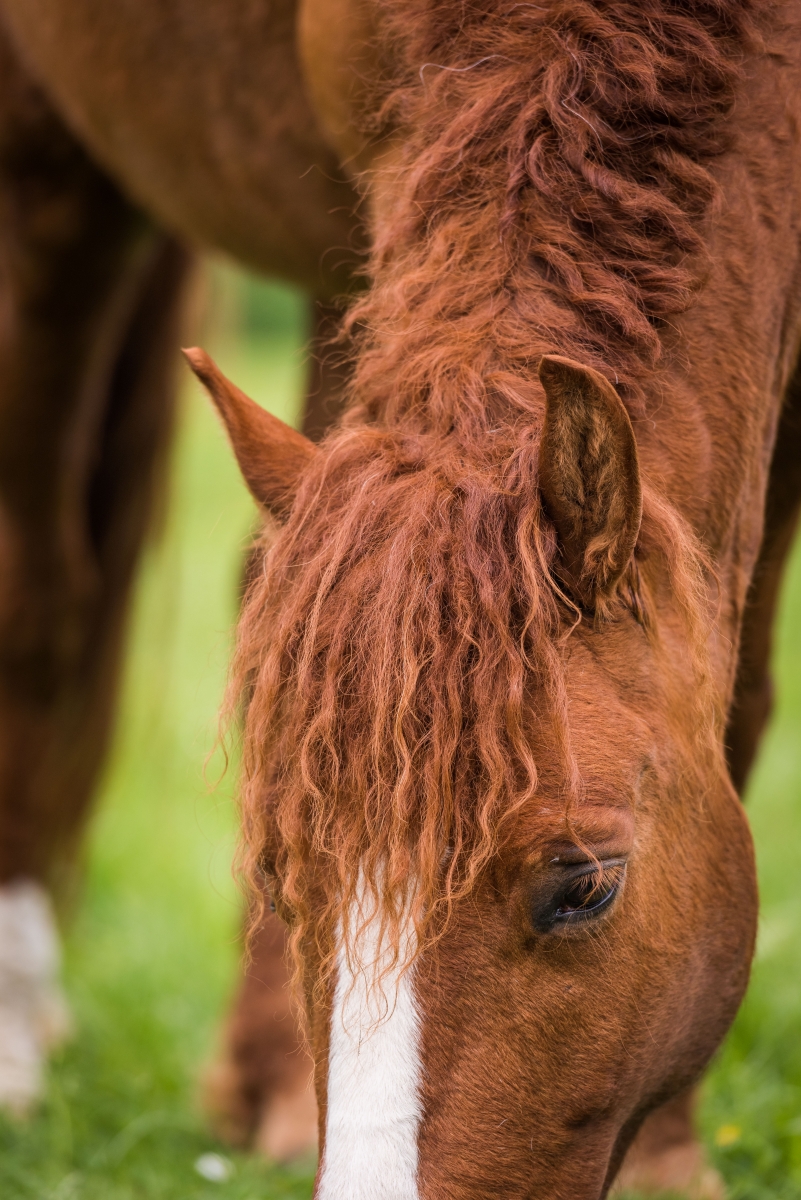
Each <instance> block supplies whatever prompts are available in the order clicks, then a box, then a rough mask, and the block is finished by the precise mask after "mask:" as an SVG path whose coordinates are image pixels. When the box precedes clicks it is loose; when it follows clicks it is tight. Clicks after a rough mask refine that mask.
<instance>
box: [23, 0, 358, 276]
mask: <svg viewBox="0 0 801 1200" xmlns="http://www.w3.org/2000/svg"><path fill="white" fill-rule="evenodd" d="M0 13H2V15H3V16H4V17H5V19H6V21H7V24H8V27H9V29H10V32H11V36H12V39H13V41H14V42H15V44H16V48H17V51H18V53H19V54H20V56H21V58H22V60H23V61H24V62H25V64H26V66H27V67H28V68H29V70H30V71H31V73H32V74H33V75H34V76H35V78H37V79H38V80H39V81H40V83H41V84H42V85H43V86H44V87H45V89H46V91H47V92H48V94H49V95H50V97H51V98H52V99H53V100H54V102H55V103H56V106H57V107H58V108H59V110H60V111H61V113H62V115H63V116H64V117H65V119H66V120H67V121H68V123H69V124H70V125H71V127H72V128H73V130H74V131H75V132H76V133H77V135H78V136H79V137H80V138H81V140H82V141H83V142H84V143H85V144H86V146H87V147H88V149H89V150H90V152H91V153H92V154H93V155H94V156H95V157H96V158H97V160H98V161H99V162H100V163H101V164H102V165H103V166H104V167H105V168H106V169H107V170H108V171H109V172H110V173H111V174H112V175H113V176H114V177H115V178H116V179H117V181H118V182H119V183H120V184H121V186H122V187H123V188H124V189H125V190H126V191H127V192H129V194H130V195H131V196H132V197H133V198H134V199H135V200H136V201H137V202H138V203H140V204H141V205H142V206H143V207H144V208H145V209H147V210H148V211H150V212H151V213H152V214H153V216H154V217H155V218H156V219H157V220H158V221H160V222H161V223H162V224H164V225H166V226H167V227H168V228H170V229H172V230H174V231H175V232H177V233H179V234H181V235H182V236H184V237H186V238H189V239H190V240H191V241H194V242H196V243H199V244H202V245H206V246H213V247H217V248H219V249H221V250H224V251H226V252H228V253H230V254H232V255H234V256H235V257H237V258H239V259H240V260H242V261H244V262H247V263H249V264H251V265H252V266H254V267H257V268H260V269H262V270H265V271H268V272H270V273H275V274H279V275H282V276H284V277H286V278H288V279H290V280H293V281H295V282H297V283H299V284H302V285H303V286H306V287H308V288H310V289H311V290H313V291H315V292H316V293H317V294H318V295H326V294H328V293H332V292H337V291H341V290H342V288H343V287H344V286H346V284H347V279H348V277H349V273H350V270H351V267H352V264H353V260H354V253H353V249H352V248H353V246H354V243H355V235H354V230H355V228H356V222H355V218H354V215H353V213H354V208H355V203H356V197H355V193H354V191H353V189H352V187H351V185H350V184H349V183H348V182H347V181H346V180H345V179H344V178H343V176H342V173H341V170H340V169H339V167H338V164H337V162H336V159H335V158H334V156H333V154H332V152H331V150H330V149H329V148H328V147H327V145H326V143H325V141H324V139H323V136H322V134H321V133H320V132H319V130H318V127H317V124H316V122H315V118H314V117H313V115H312V112H311V109H310V106H309V104H308V102H307V100H306V96H305V90H304V85H303V80H302V76H301V71H300V67H299V65H298V60H297V55H296V51H295V3H294V0H115V3H114V4H108V3H107V2H106V0H0ZM332 251H333V253H332ZM348 260H349V261H348Z"/></svg>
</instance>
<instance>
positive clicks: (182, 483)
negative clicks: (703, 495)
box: [0, 271, 801, 1200]
mask: <svg viewBox="0 0 801 1200" xmlns="http://www.w3.org/2000/svg"><path fill="white" fill-rule="evenodd" d="M215 278H216V283H215V287H214V295H215V296H216V297H217V299H216V302H215V307H216V312H217V318H216V321H215V323H214V325H215V331H216V332H214V333H213V335H210V336H211V341H212V347H211V348H212V349H214V350H215V351H216V352H217V354H218V357H219V360H220V363H221V365H222V366H223V369H225V370H226V371H227V372H228V373H229V374H230V375H232V376H233V377H234V378H235V379H236V381H237V383H239V384H240V385H241V386H242V387H244V388H245V389H246V390H249V391H250V392H251V394H252V395H255V396H256V397H257V398H258V399H259V400H261V401H262V402H263V403H265V404H267V405H268V407H270V408H271V409H272V410H273V411H274V412H276V413H278V415H280V416H283V417H285V418H287V419H292V418H293V416H294V415H295V413H296V410H297V405H298V401H299V390H300V386H301V379H302V374H303V366H302V352H301V349H300V347H301V343H302V337H303V330H302V317H301V309H300V306H299V303H298V299H297V297H294V296H292V295H291V294H289V293H283V292H279V291H277V290H276V289H274V288H273V289H268V288H259V287H257V286H256V285H254V284H253V283H248V284H242V283H241V281H238V280H237V279H236V278H235V277H234V276H233V275H232V274H231V273H230V272H225V271H223V272H220V271H217V272H216V275H215ZM237 310H238V312H239V317H240V318H241V317H243V316H244V320H241V319H240V320H236V319H234V318H235V317H236V313H237ZM220 314H222V316H221V315H220ZM235 328H239V330H240V332H239V333H236V332H235ZM253 518H254V514H253V507H252V504H251V502H250V500H249V499H248V497H247V495H246V494H245V492H244V489H243V487H242V486H241V484H240V482H239V479H238V476H237V473H236V470H235V468H234V466H233V463H232V461H231V456H230V453H229V451H228V448H227V446H226V444H225V441H224V439H223V437H222V435H221V433H220V430H219V428H218V426H217V424H216V422H215V420H214V418H213V417H212V415H211V413H210V412H209V410H208V406H207V404H206V402H205V400H204V399H203V397H202V395H201V393H200V390H199V388H197V387H196V386H195V385H194V384H193V383H192V382H191V381H190V380H189V379H188V376H187V378H186V380H185V383H184V387H183V396H182V408H181V433H180V438H179V444H178V449H177V453H176V458H175V464H174V471H173V483H172V488H171V501H170V504H169V508H168V517H167V521H166V526H165V529H164V532H163V534H162V536H161V538H160V540H159V542H158V544H156V545H154V547H153V548H152V549H151V550H150V551H149V553H148V557H147V563H146V566H145V570H144V572H143V574H142V578H141V582H140V586H139V590H138V596H137V601H136V606H135V613H134V619H133V628H132V637H131V648H130V655H129V662H128V668H127V677H126V684H125V691H124V699H123V705H122V714H121V720H120V726H119V735H118V738H117V744H116V748H115V751H114V754H113V757H112V762H111V764H110V766H109V770H108V772H107V776H106V779H105V782H104V785H103V788H102V796H101V800H100V805H99V809H98V812H97V816H96V819H95V821H94V823H93V826H92V830H91V836H90V839H89V844H88V849H87V853H86V862H85V868H84V872H83V884H82V887H81V888H80V891H79V893H78V895H77V897H76V900H75V904H74V910H73V912H72V913H71V914H69V915H68V917H67V923H68V930H69V933H68V939H67V947H66V963H65V970H66V983H67V989H68V992H69V996H70V1001H71V1004H72V1007H73V1012H74V1018H75V1027H76V1033H75V1036H74V1038H73V1040H72V1041H71V1042H70V1043H69V1044H68V1045H67V1047H66V1048H65V1049H64V1051H63V1052H62V1053H61V1055H60V1056H59V1057H58V1058H57V1059H56V1061H55V1062H54V1063H53V1066H52V1069H51V1072H50V1080H49V1088H48V1094H47V1099H46V1101H45V1103H44V1104H43V1106H42V1108H41V1111H40V1112H39V1113H38V1115H37V1116H36V1117H35V1118H34V1119H33V1120H32V1121H31V1122H29V1123H28V1124H26V1125H24V1126H20V1125H16V1124H13V1123H2V1122H1V1121H0V1196H2V1197H3V1200H212V1198H213V1197H217V1198H219V1200H284V1198H287V1200H288V1198H290V1197H293V1198H294V1197H297V1198H298V1200H300V1198H307V1197H309V1196H310V1195H311V1185H312V1176H313V1164H310V1163H309V1164H306V1165H305V1167H299V1168H298V1169H296V1170H293V1171H287V1170H277V1169H272V1168H271V1167H269V1166H268V1165H266V1164H263V1163H259V1162H257V1161H255V1160H253V1159H249V1158H248V1157H246V1156H243V1155H239V1154H231V1153H230V1152H229V1151H228V1150H227V1149H226V1148H225V1147H223V1146H221V1145H219V1144H217V1143H215V1141H214V1140H213V1138H212V1137H211V1136H210V1135H209V1133H208V1131H207V1129H206V1126H205V1124H204V1121H203V1117H202V1114H201V1112H200V1109H199V1106H198V1103H197V1094H198V1086H197V1081H198V1076H199V1072H200V1071H201V1070H202V1067H203V1064H204V1063H207V1062H208V1061H209V1059H210V1057H211V1056H212V1054H213V1052H214V1038H215V1031H216V1029H217V1026H218V1022H219V1019H220V1016H221V1013H222V1012H223V1010H224V1008H225V1004H226V1002H227V1000H228V997H229V995H230V991H231V988H232V986H233V980H234V977H235V973H236V967H237V959H238V956H239V952H240V947H239V943H238V940H237V934H238V923H239V904H240V901H239V897H238V893H237V891H236V887H235V885H234V883H233V881H232V878H231V872H230V860H231V853H232V847H233V843H234V836H235V832H234V831H235V814H234V810H233V804H232V776H233V774H234V772H233V771H229V772H228V775H227V776H226V777H225V778H224V779H223V781H222V782H221V783H219V784H217V786H216V787H215V786H214V784H215V781H216V780H218V779H219V777H220V774H221V770H222V761H221V757H220V755H219V753H218V754H216V756H212V757H211V759H210V760H209V761H208V762H206V760H207V758H208V756H209V754H210V752H211V751H212V749H213V747H214V744H215V739H216V733H217V719H216V714H217V709H218V705H219V702H220V698H221V694H222V689H223V684H224V678H225V666H226V660H227V655H228V649H229V645H230V629H231V625H232V621H233V619H234V614H235V607H236V590H237V583H238V575H239V569H240V563H241V558H242V548H243V546H244V545H245V544H246V542H247V537H248V533H249V530H250V528H251V524H252V521H253ZM776 657H777V676H778V701H779V702H778V709H777V712H776V716H775V719H774V721H773V725H772V727H771V730H770V733H769V735H768V737H767V739H766V742H765V745H764V747H763V752H762V756H761V759H760V762H759V766H758V769H757V771H756V774H755V778H754V780H753V783H752V787H751V789H750V794H749V797H748V807H749V811H750V814H751V820H752V823H753V828H754V833H755V836H756V842H757V848H758V855H759V867H760V881H761V889H762V921H761V927H760V938H759V949H758V954H757V963H756V966H755V969H754V976H753V982H752V985H751V989H750V992H749V994H748V998H747V1000H746V1002H745V1005H744V1006H743V1009H742V1011H741V1013H740V1016H739V1018H738V1020H737V1023H736V1025H735V1028H734V1030H733V1031H732V1034H731V1035H730V1037H729V1039H728V1041H727V1043H726V1045H725V1047H724V1048H723V1050H722V1052H721V1054H720V1055H719V1058H718V1060H717V1062H716V1064H715V1066H714V1069H713V1071H712V1072H711V1074H710V1076H709V1078H708V1081H707V1084H706V1086H705V1092H704V1102H703V1107H702V1111H701V1123H702V1129H703V1133H704V1136H705V1139H706V1141H707V1143H708V1145H709V1149H710V1154H711V1157H712V1159H713V1161H714V1162H715V1164H716V1165H717V1166H718V1167H719V1169H720V1170H721V1171H722V1173H723V1174H724V1176H725V1178H726V1180H727V1183H728V1185H729V1189H730V1195H731V1197H732V1200H801V937H800V936H799V934H801V870H799V866H801V547H798V548H797V551H796V554H795V557H794V559H793V562H792V564H791V567H790V570H789V574H788V579H787V585H786V588H785V594H784V602H783V607H782V613H781V619H780V628H779V638H778V647H777V656H776ZM204 762H206V766H205V775H204ZM215 1176H217V1177H218V1178H214V1177H215Z"/></svg>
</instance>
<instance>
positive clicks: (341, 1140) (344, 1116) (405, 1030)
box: [317, 899, 422, 1200]
mask: <svg viewBox="0 0 801 1200" xmlns="http://www.w3.org/2000/svg"><path fill="white" fill-rule="evenodd" d="M361 912H362V906H361V901H360V899H357V901H356V903H355V905H354V908H353V909H352V910H351V912H350V914H349V916H348V921H349V924H350V928H351V929H353V930H358V929H359V926H360V925H361V924H362V920H363V918H362V916H361ZM379 936H380V917H379V916H377V915H375V916H371V917H370V919H369V921H368V922H367V923H366V925H365V927H364V929H363V930H362V931H361V933H360V934H359V935H358V936H357V937H355V938H354V945H353V948H352V951H351V963H350V964H349V963H348V959H347V955H346V953H345V950H344V946H343V945H342V939H340V951H339V957H338V961H337V983H336V989H335V992H334V1003H333V1009H332V1013H331V1044H330V1051H329V1060H328V1111H327V1116H326V1126H325V1150H324V1153H323V1164H322V1171H321V1175H320V1183H319V1186H318V1190H317V1198H318V1200H418V1197H419V1193H418V1190H417V1135H418V1130H419V1128H420V1119H421V1115H422V1104H421V1101H420V1076H421V1065H420V1020H419V1016H418V1012H417V1005H416V1001H415V995H414V978H413V977H414V968H411V969H410V970H409V971H406V972H403V971H402V966H403V963H404V962H408V960H409V957H410V956H411V954H412V953H413V951H414V939H415V933H414V927H413V925H412V922H411V920H408V921H407V923H406V925H405V926H404V927H403V929H402V936H401V946H400V955H399V962H398V963H397V964H395V965H394V966H392V967H390V968H389V969H388V970H387V973H386V975H384V976H383V978H382V979H381V981H380V982H379V983H378V984H376V983H375V978H376V976H377V975H381V974H382V966H383V967H384V968H386V967H387V966H388V964H389V962H390V956H389V951H388V949H387V948H385V947H382V946H380V945H379Z"/></svg>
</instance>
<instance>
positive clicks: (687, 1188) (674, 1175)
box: [616, 368, 801, 1200]
mask: <svg viewBox="0 0 801 1200" xmlns="http://www.w3.org/2000/svg"><path fill="white" fill-rule="evenodd" d="M799 464H801V369H799V368H797V369H796V373H795V375H794V377H793V379H792V381H791V383H790V385H789V387H788V390H787V394H786V396H785V401H784V405H783V408H782V413H781V416H780V419H779V428H778V431H777V437H776V445H775V449H774V452H773V459H772V462H771V468H770V477H769V480H768V490H767V495H766V501H765V532H764V535H763V539H762V547H761V549H760V553H759V559H758V561H757V566H756V569H755V571H754V576H753V579H752V582H751V587H750V590H749V594H748V600H747V604H746V609H745V613H744V615H743V626H742V632H741V638H740V649H739V656H738V665H737V677H736V683H735V689H734V699H733V701H732V706H731V711H730V713H729V719H728V726H727V730H726V752H727V757H728V762H729V769H730V771H731V776H732V780H733V782H734V785H735V787H736V788H737V790H738V792H740V794H741V795H742V794H743V792H744V789H745V785H746V782H747V780H748V775H749V772H750V770H751V767H752V765H753V762H754V759H755V757H756V752H757V749H758V746H759V739H760V737H761V736H762V732H763V730H764V728H765V725H766V723H767V720H768V717H769V716H770V711H771V702H772V697H773V686H772V682H771V676H770V658H771V651H772V648H773V642H772V632H773V620H774V616H775V613H776V604H777V601H778V597H779V592H780V585H781V581H782V576H783V571H784V566H785V563H786V560H787V555H788V552H789V550H790V548H791V547H792V544H793V538H794V535H795V532H796V529H797V527H798V516H799V511H800V510H801V466H799ZM694 1107H695V1093H694V1092H687V1093H685V1094H684V1095H682V1096H680V1097H678V1098H677V1099H675V1100H672V1101H671V1102H670V1103H669V1104H667V1105H665V1107H664V1108H660V1109H658V1110H657V1111H656V1112H654V1113H652V1114H651V1116H650V1117H648V1119H647V1120H646V1121H645V1123H644V1124H643V1126H642V1129H641V1130H640V1132H639V1134H638V1135H637V1138H636V1140H635V1142H634V1144H633V1145H632V1147H631V1150H630V1151H629V1154H628V1156H627V1158H626V1160H625V1162H624V1164H623V1167H622V1169H621V1171H620V1174H619V1176H618V1180H617V1185H616V1186H618V1187H625V1188H629V1189H631V1190H634V1191H640V1192H653V1191H662V1190H671V1191H682V1192H683V1193H684V1194H685V1195H687V1196H692V1197H698V1198H699V1200H707V1198H709V1200H717V1198H718V1197H722V1196H723V1195H724V1194H725V1189H724V1186H723V1181H722V1180H721V1179H720V1176H719V1175H718V1174H717V1172H715V1171H713V1170H711V1169H710V1168H709V1166H707V1164H706V1161H705V1158H704V1153H703V1149H702V1147H701V1145H700V1143H699V1142H698V1140H697V1138H696V1135H695V1128H694V1122H693V1110H694Z"/></svg>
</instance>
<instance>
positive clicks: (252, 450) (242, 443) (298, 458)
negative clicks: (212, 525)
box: [183, 347, 317, 517]
mask: <svg viewBox="0 0 801 1200" xmlns="http://www.w3.org/2000/svg"><path fill="white" fill-rule="evenodd" d="M183 353H184V357H185V358H186V360H187V362H188V363H189V365H190V367H191V368H192V370H193V371H194V372H195V374H196V375H197V377H198V379H199V380H200V382H201V383H202V384H203V386H204V387H205V388H206V390H207V391H208V393H209V395H210V396H211V398H212V400H213V401H214V405H215V407H216V409H217V411H218V413H219V414H220V416H221V417H222V419H223V422H224V424H225V428H226V429H227V431H228V436H229V438H230V439H231V445H232V446H233V450H234V454H235V455H236V459H237V462H238V463H239V469H240V470H241V472H242V475H243V476H244V479H245V483H246V484H247V485H248V488H249V489H250V491H251V493H252V495H253V497H254V498H255V499H256V501H257V502H258V503H259V504H261V505H263V506H264V507H265V508H267V509H269V510H270V511H271V512H272V513H274V514H275V515H276V516H278V517H281V516H285V515H286V514H287V513H288V512H289V509H290V508H291V507H292V501H293V500H294V498H295V492H296V491H297V486H298V481H299V479H300V476H301V474H302V473H303V471H304V469H305V468H306V467H307V466H308V465H309V463H310V462H311V460H312V459H313V458H314V456H315V454H316V453H317V448H316V447H315V446H314V445H313V443H312V442H310V441H309V439H308V438H305V437H304V436H303V434H302V433H298V432H297V430H295V429H292V428H291V426H289V425H286V424H285V423H284V422H283V421H279V419H278V417H274V416H273V415H272V414H271V413H268V412H267V411H266V409H263V408H261V406H260V405H258V404H256V403H254V401H253V400H251V399H250V398H249V397H248V396H246V395H245V393H244V392H241V391H240V390H239V388H238V387H235V386H234V384H232V383H231V382H230V380H228V379H226V378H225V376H224V375H223V373H222V372H221V371H220V370H219V369H218V368H217V366H216V364H215V363H214V362H213V361H212V360H211V358H210V357H209V356H208V354H206V352H205V350H200V349H198V348H197V347H195V348H194V349H192V350H184V352H183Z"/></svg>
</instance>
